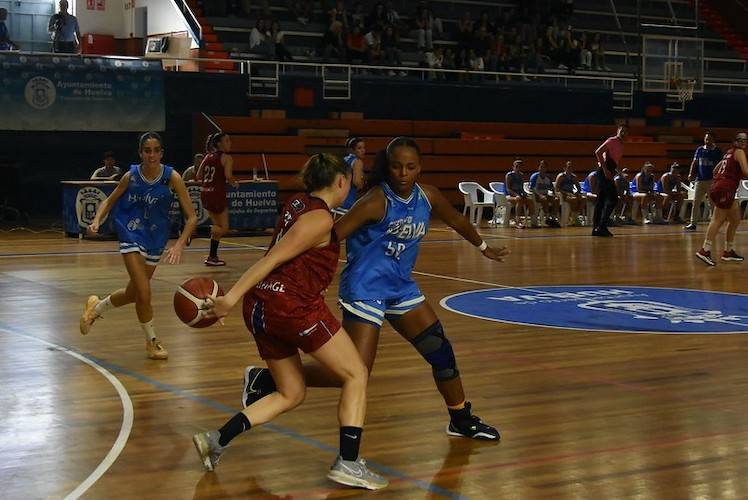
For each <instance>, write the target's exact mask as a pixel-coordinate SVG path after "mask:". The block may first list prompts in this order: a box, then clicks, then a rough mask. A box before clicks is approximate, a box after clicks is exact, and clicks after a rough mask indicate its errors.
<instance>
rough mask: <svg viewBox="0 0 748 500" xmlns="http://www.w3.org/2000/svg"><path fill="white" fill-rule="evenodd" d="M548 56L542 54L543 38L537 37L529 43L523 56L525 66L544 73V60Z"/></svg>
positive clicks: (530, 69)
mask: <svg viewBox="0 0 748 500" xmlns="http://www.w3.org/2000/svg"><path fill="white" fill-rule="evenodd" d="M547 59H548V58H547V57H546V56H545V55H544V54H543V39H542V38H538V39H537V41H536V43H534V44H531V45H530V47H529V48H528V50H527V56H526V58H525V68H526V69H527V70H529V71H534V72H535V73H545V62H546V60H547Z"/></svg>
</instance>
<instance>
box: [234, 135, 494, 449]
mask: <svg viewBox="0 0 748 500" xmlns="http://www.w3.org/2000/svg"><path fill="white" fill-rule="evenodd" d="M420 171H421V155H420V150H419V148H418V145H417V144H416V142H415V141H413V140H412V139H408V138H405V137H398V138H396V139H394V140H393V141H392V142H390V144H389V145H388V146H387V149H386V150H385V151H381V152H380V153H379V154H378V155H377V158H376V160H375V164H374V169H373V171H372V175H371V177H370V182H369V185H370V186H372V188H371V189H370V190H369V191H368V192H367V193H366V194H365V195H364V196H363V197H362V198H361V199H359V201H358V202H357V203H356V205H355V206H354V207H353V208H352V209H351V210H350V211H349V212H348V213H347V214H346V215H345V216H344V217H343V218H342V219H340V220H339V221H338V222H337V223H336V224H335V230H336V232H337V234H338V237H339V238H340V239H343V238H347V241H346V251H347V263H346V266H345V268H344V269H343V273H342V276H341V281H340V304H341V306H342V308H343V325H344V328H345V330H346V331H347V332H349V333H350V337H351V339H352V340H353V342H354V344H356V348H357V349H358V351H359V353H360V354H361V357H362V359H363V360H364V363H366V365H367V366H368V368H369V371H371V368H372V366H373V365H374V359H375V356H376V351H377V344H378V342H379V331H380V329H381V326H382V323H383V322H384V320H385V319H386V320H388V321H389V322H390V324H392V326H393V327H394V328H395V330H396V331H397V332H398V333H399V334H400V335H401V336H403V337H404V338H405V339H406V340H408V342H410V343H411V344H412V345H413V347H415V349H416V350H417V351H418V352H419V353H420V354H421V355H422V356H423V358H424V359H425V360H426V362H427V363H429V364H430V365H431V367H432V373H433V376H434V380H435V382H436V386H437V388H438V389H439V392H440V393H441V394H442V397H443V398H444V401H445V403H446V405H447V408H448V412H449V415H450V422H449V424H448V426H447V434H449V435H451V436H464V437H470V438H474V439H485V440H496V439H499V432H498V431H497V430H496V429H495V428H493V427H491V426H489V425H487V424H485V423H483V422H481V420H480V419H479V418H478V417H476V416H475V415H473V414H472V412H471V405H470V403H469V402H467V401H466V400H465V393H464V391H463V387H462V381H461V380H460V374H459V371H458V369H457V360H456V359H455V355H454V352H453V351H452V346H451V344H450V342H449V339H447V337H446V336H445V334H444V329H443V328H442V325H441V323H440V322H439V319H438V318H437V317H436V314H435V312H434V310H433V309H432V308H431V306H430V305H429V304H428V302H426V299H425V298H424V296H423V294H422V293H421V291H420V290H419V288H418V285H417V284H416V283H415V281H414V280H413V277H412V275H411V274H412V271H413V266H414V265H415V262H416V257H417V255H418V244H419V242H420V241H421V239H423V237H424V236H425V234H426V232H427V231H428V226H429V220H430V217H431V213H432V212H433V213H434V214H435V215H436V216H438V217H439V218H440V219H441V220H443V221H444V222H445V223H446V224H447V225H448V226H450V227H451V228H453V229H454V230H455V231H457V232H458V233H459V234H460V235H461V236H462V237H463V238H465V239H466V240H468V241H469V242H470V243H472V244H473V245H474V246H475V247H477V248H478V249H479V250H480V251H481V252H482V253H483V255H484V256H486V257H488V258H489V259H493V260H498V261H501V260H503V258H504V256H506V255H507V254H508V253H509V251H508V250H507V249H506V248H504V247H502V248H493V247H490V246H488V245H487V244H486V243H485V242H484V241H483V240H482V239H481V237H480V236H479V235H478V233H477V232H476V231H475V229H474V228H473V226H472V225H471V224H470V222H469V221H468V220H467V219H466V218H465V217H464V216H462V215H461V214H460V213H459V212H457V211H456V210H455V209H454V208H453V207H452V205H451V204H450V203H449V201H447V199H446V198H445V197H444V196H443V195H442V194H441V192H440V191H439V190H438V189H437V188H436V187H434V186H428V185H421V184H418V183H417V182H416V180H417V178H418V174H419V173H420ZM305 376H306V380H307V385H309V386H316V387H339V386H340V381H339V380H337V379H336V378H335V377H333V376H331V375H330V374H329V372H327V371H326V370H324V369H323V368H322V367H320V366H319V365H315V364H308V365H306V366H305ZM272 390H274V385H273V381H272V377H270V374H269V372H268V371H267V370H266V369H260V368H254V367H248V368H247V370H246V372H245V389H244V396H243V400H244V404H251V403H252V402H253V401H256V400H257V399H259V398H261V397H264V396H265V395H267V394H269V393H270V392H272Z"/></svg>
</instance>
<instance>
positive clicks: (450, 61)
mask: <svg viewBox="0 0 748 500" xmlns="http://www.w3.org/2000/svg"><path fill="white" fill-rule="evenodd" d="M442 67H443V68H444V69H457V60H456V57H455V51H454V50H452V48H451V47H447V50H445V51H444V62H443V63H442ZM444 77H445V78H446V79H449V80H454V78H455V74H454V73H449V74H445V75H444Z"/></svg>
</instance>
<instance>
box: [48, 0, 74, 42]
mask: <svg viewBox="0 0 748 500" xmlns="http://www.w3.org/2000/svg"><path fill="white" fill-rule="evenodd" d="M47 29H48V30H49V33H50V35H52V52H56V53H58V54H77V53H78V52H79V50H80V45H81V30H80V27H79V26H78V19H77V18H76V17H75V16H73V15H71V14H68V0H60V12H58V13H57V14H55V15H53V16H52V17H51V18H49V25H48V26H47Z"/></svg>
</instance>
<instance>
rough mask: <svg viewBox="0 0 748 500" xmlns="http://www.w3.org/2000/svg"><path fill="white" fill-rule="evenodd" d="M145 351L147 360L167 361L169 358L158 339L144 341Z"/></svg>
mask: <svg viewBox="0 0 748 500" xmlns="http://www.w3.org/2000/svg"><path fill="white" fill-rule="evenodd" d="M145 350H146V352H147V353H148V358H149V359H167V358H168V357H169V352H168V351H167V350H166V348H165V347H164V346H163V345H161V342H159V341H158V339H153V340H146V341H145Z"/></svg>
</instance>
